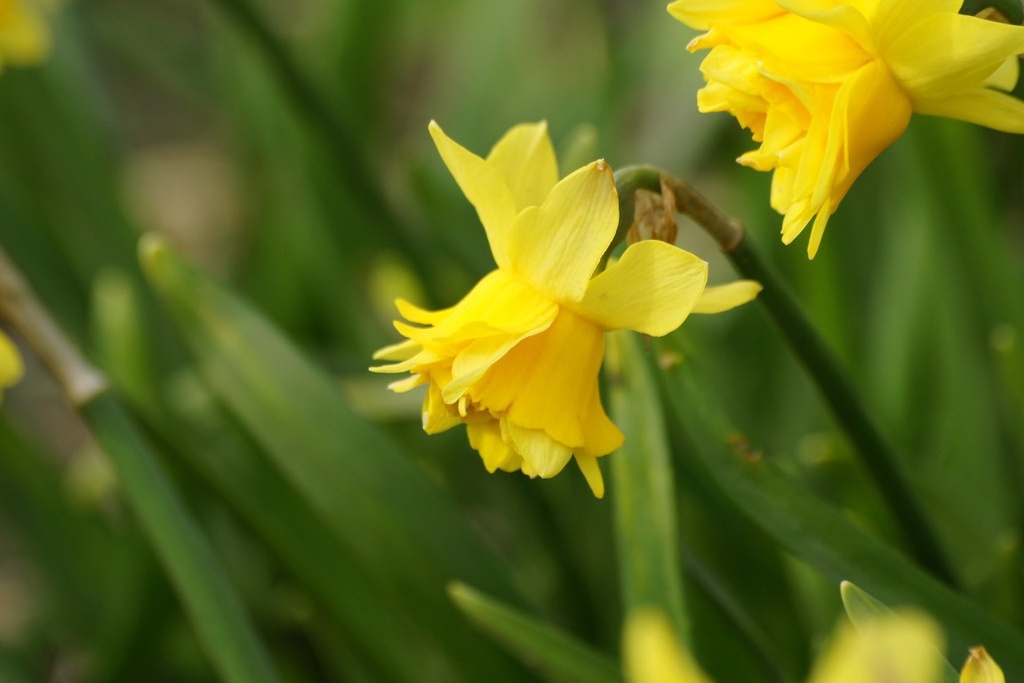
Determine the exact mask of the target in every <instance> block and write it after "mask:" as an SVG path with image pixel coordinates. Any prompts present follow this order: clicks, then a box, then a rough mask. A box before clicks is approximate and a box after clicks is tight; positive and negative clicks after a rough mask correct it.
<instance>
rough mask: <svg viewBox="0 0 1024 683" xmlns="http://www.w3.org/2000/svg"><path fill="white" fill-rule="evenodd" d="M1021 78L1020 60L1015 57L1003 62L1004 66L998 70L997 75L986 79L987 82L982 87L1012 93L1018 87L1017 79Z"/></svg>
mask: <svg viewBox="0 0 1024 683" xmlns="http://www.w3.org/2000/svg"><path fill="white" fill-rule="evenodd" d="M1019 78H1020V59H1019V58H1018V57H1017V56H1016V55H1014V56H1013V57H1010V58H1009V59H1007V60H1006V61H1005V62H1003V64H1002V66H1000V67H999V68H998V69H996V71H995V73H993V74H992V75H991V76H989V77H988V78H987V79H985V82H984V83H983V84H982V85H984V86H986V87H989V88H998V89H999V90H1005V91H1006V92H1010V91H1011V90H1013V89H1014V88H1015V87H1016V86H1017V79H1019Z"/></svg>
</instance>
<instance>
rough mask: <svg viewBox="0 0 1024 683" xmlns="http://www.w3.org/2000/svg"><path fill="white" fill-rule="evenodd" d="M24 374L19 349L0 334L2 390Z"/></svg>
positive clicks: (0, 388)
mask: <svg viewBox="0 0 1024 683" xmlns="http://www.w3.org/2000/svg"><path fill="white" fill-rule="evenodd" d="M23 372H24V368H23V367H22V364H21V356H19V355H18V349H17V348H16V347H15V346H14V342H12V341H11V340H10V339H9V338H8V337H7V336H6V335H5V334H4V333H3V332H0V390H2V389H6V388H7V387H9V386H11V385H12V384H14V383H15V382H17V381H18V380H19V379H21V375H22V373H23Z"/></svg>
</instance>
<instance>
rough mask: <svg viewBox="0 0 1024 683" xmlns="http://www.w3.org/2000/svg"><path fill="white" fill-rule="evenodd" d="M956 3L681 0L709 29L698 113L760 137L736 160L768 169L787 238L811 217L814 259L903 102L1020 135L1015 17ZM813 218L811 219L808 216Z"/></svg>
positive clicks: (698, 41) (1022, 106)
mask: <svg viewBox="0 0 1024 683" xmlns="http://www.w3.org/2000/svg"><path fill="white" fill-rule="evenodd" d="M961 4H962V0H851V1H847V2H840V1H839V0H778V1H777V2H776V1H775V0H721V1H718V2H710V1H709V0H676V1H675V2H673V3H672V4H671V5H669V7H668V9H669V12H670V13H671V14H672V15H673V16H674V17H676V18H677V19H679V20H680V21H682V22H683V23H684V24H687V25H688V26H690V27H692V28H695V29H698V30H702V31H706V33H704V34H703V35H701V36H698V37H697V38H695V39H694V40H692V41H691V42H690V44H689V49H690V51H696V50H703V49H708V48H710V49H711V52H710V53H709V54H708V56H707V58H706V59H705V60H704V62H703V64H702V65H701V71H702V72H703V74H704V78H705V80H706V81H707V86H706V87H704V88H703V89H702V90H701V91H700V92H699V93H698V95H697V105H698V108H699V109H700V110H701V111H702V112H711V111H726V112H729V113H730V114H732V115H733V116H735V117H736V119H737V120H738V121H739V123H740V125H742V126H743V127H745V128H749V129H750V131H751V133H752V134H753V138H754V141H755V142H759V143H761V146H760V147H759V148H758V149H756V150H754V151H751V152H748V153H746V154H744V155H743V156H741V157H740V158H739V159H738V161H739V162H740V163H741V164H743V165H746V166H750V167H752V168H755V169H757V170H759V171H774V172H775V174H774V176H773V178H772V192H771V204H772V207H773V208H774V209H775V210H776V211H778V212H779V213H782V214H784V216H785V218H784V219H783V224H782V241H783V242H785V243H786V244H789V243H790V242H791V241H792V240H793V239H794V238H796V236H797V235H799V234H800V233H801V232H802V231H803V229H804V227H805V226H806V225H807V224H808V223H810V221H811V219H812V218H814V223H813V227H812V228H811V238H810V242H809V245H808V250H807V251H808V256H810V257H812V258H813V256H814V254H815V252H816V251H817V249H818V246H819V244H820V242H821V236H822V234H823V232H824V230H825V225H826V223H827V222H828V219H829V216H830V215H831V214H832V213H833V212H834V211H835V210H836V207H837V206H838V205H839V202H840V201H841V200H842V199H843V197H844V196H845V195H846V193H847V191H848V190H849V189H850V186H851V185H852V184H853V182H854V180H856V179H857V177H858V176H859V175H860V174H861V172H862V171H863V170H864V169H865V168H866V167H867V166H868V164H870V163H871V161H872V160H874V159H875V157H877V156H878V155H879V154H880V153H881V152H882V150H884V149H885V148H886V147H888V146H889V145H890V144H892V142H893V141H895V140H896V139H897V138H898V137H899V136H900V135H901V134H902V133H903V131H904V130H905V129H906V127H907V124H908V122H909V120H910V115H911V113H912V112H918V113H922V114H934V115H939V116H948V117H952V118H956V119H962V120H964V121H970V122H973V123H979V124H981V125H984V126H989V127H991V128H995V129H998V130H1002V131H1007V132H1011V133H1024V102H1022V101H1021V100H1018V99H1015V98H1014V97H1012V96H1011V95H1009V94H1007V93H1008V91H1010V90H1012V89H1013V88H1014V86H1015V85H1016V83H1017V78H1018V74H1019V60H1018V58H1017V55H1018V54H1019V53H1021V52H1024V27H1021V26H1011V25H1009V24H1003V23H998V22H995V21H986V20H984V19H980V18H977V17H970V16H964V15H960V14H958V13H957V12H958V10H959V9H960V6H961ZM815 216H817V217H816V218H815Z"/></svg>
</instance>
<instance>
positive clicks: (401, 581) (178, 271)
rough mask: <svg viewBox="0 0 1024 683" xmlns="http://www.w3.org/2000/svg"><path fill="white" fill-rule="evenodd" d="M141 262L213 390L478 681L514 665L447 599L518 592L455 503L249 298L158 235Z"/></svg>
mask: <svg viewBox="0 0 1024 683" xmlns="http://www.w3.org/2000/svg"><path fill="white" fill-rule="evenodd" d="M142 261H143V266H144V270H145V271H146V274H147V275H148V277H149V278H150V280H151V282H152V283H153V284H154V285H155V287H156V289H157V292H158V294H159V295H160V296H161V297H162V299H163V300H164V302H165V303H166V305H167V306H168V308H169V309H170V310H171V311H172V313H173V314H174V317H175V319H176V322H177V323H178V326H179V329H180V331H181V332H182V335H183V336H184V338H185V339H186V341H187V342H188V343H189V346H190V348H191V350H192V351H193V352H194V354H195V356H196V358H197V360H198V363H199V366H200V369H201V370H202V372H203V376H204V379H205V380H206V381H207V383H208V384H209V386H210V387H211V389H212V390H213V391H214V393H215V394H216V395H217V396H218V398H219V399H220V400H222V401H223V402H224V403H225V404H226V405H227V406H228V408H229V409H230V410H231V411H232V413H234V414H235V415H236V416H237V417H238V418H239V419H240V420H241V422H242V424H243V425H244V426H245V427H246V429H248V430H249V431H250V432H251V433H252V435H253V436H254V437H255V438H256V440H257V441H258V442H259V443H260V444H261V445H262V446H263V447H264V449H265V450H266V453H267V454H268V456H269V457H270V460H271V462H272V463H273V465H274V466H275V467H276V468H277V469H278V470H279V471H280V472H281V473H282V474H283V475H284V477H285V478H286V479H287V480H288V481H289V482H290V484H291V485H292V486H294V487H295V489H296V490H297V491H298V492H299V493H300V495H301V496H302V497H303V499H304V500H305V501H306V502H307V504H308V505H309V506H310V507H311V508H312V509H313V510H314V511H315V512H316V513H317V515H318V516H320V518H321V519H322V520H323V521H324V523H325V524H326V525H327V526H328V527H329V528H330V529H331V530H332V532H333V533H334V534H336V535H337V536H338V537H339V538H341V539H343V541H344V543H345V545H346V546H348V547H349V548H350V549H351V551H352V553H353V556H354V557H355V558H356V561H357V562H358V564H359V565H360V567H361V568H362V569H363V570H364V571H365V572H367V573H369V574H371V575H373V576H374V577H375V578H376V579H378V580H379V581H380V582H381V585H382V586H383V588H384V589H385V590H387V591H389V592H390V593H391V594H392V595H395V596H401V599H402V602H403V605H404V606H405V607H406V608H408V609H409V610H410V612H411V613H413V614H414V615H416V618H417V619H418V620H419V623H420V624H421V625H422V626H428V625H429V626H430V627H431V628H433V629H436V632H437V633H443V634H444V637H443V639H442V640H443V644H444V646H445V647H447V648H448V650H449V652H450V653H452V654H453V655H458V657H457V658H455V661H458V662H459V663H460V664H461V665H462V667H463V670H464V671H465V672H466V675H467V676H468V677H469V678H470V679H474V678H477V677H479V676H481V675H484V672H490V673H491V674H497V672H499V671H501V670H502V666H503V665H504V666H506V667H507V666H509V665H511V662H509V661H508V660H507V659H505V658H504V656H503V655H501V654H500V653H499V652H498V651H497V650H493V649H491V647H490V645H489V644H488V643H487V642H486V641H485V640H482V639H481V638H480V637H479V636H478V635H477V634H475V633H474V632H473V631H472V630H471V629H469V628H468V627H467V626H466V624H465V623H464V620H462V619H461V617H459V615H458V614H457V612H456V611H455V610H454V609H453V607H452V605H451V603H450V602H449V601H448V600H447V599H446V597H445V594H444V586H445V585H446V584H447V582H448V581H451V580H454V579H462V580H467V581H473V582H474V583H475V584H476V585H481V586H485V587H486V589H487V590H488V591H490V592H493V593H495V594H497V595H500V596H502V597H504V598H507V599H511V600H518V599H519V597H518V592H517V590H516V589H515V588H514V586H513V585H512V581H511V578H510V575H509V573H508V570H507V568H506V567H505V565H504V564H503V563H502V562H501V561H500V560H499V559H498V558H497V556H496V555H495V554H494V552H493V551H492V550H491V549H490V548H489V547H488V546H487V545H486V544H485V543H484V542H483V540H482V539H481V538H480V536H479V535H477V534H476V532H475V531H473V529H472V528H471V527H470V526H469V524H468V523H467V521H466V519H465V518H464V517H463V516H462V515H461V514H460V513H459V511H458V510H457V508H456V507H455V506H454V504H453V503H452V501H451V500H450V499H449V498H447V497H446V496H445V495H444V494H442V493H441V492H440V491H439V490H438V489H437V488H436V487H435V486H433V485H432V484H431V483H430V482H429V481H428V480H427V479H426V477H425V476H424V475H423V473H422V472H421V471H420V470H419V469H418V468H417V467H416V465H415V464H414V463H413V462H412V461H410V460H409V459H408V458H406V457H405V456H404V455H403V454H402V453H401V452H400V451H399V450H398V449H397V448H396V447H395V446H394V445H393V444H392V443H391V442H390V441H388V440H387V439H386V438H385V437H384V436H383V435H381V434H380V433H379V432H377V431H376V430H374V429H373V428H372V427H371V426H369V425H368V424H367V423H365V422H364V421H363V420H362V419H361V418H359V417H358V415H357V414H356V413H355V412H354V411H353V410H352V409H351V408H350V407H349V406H348V405H347V403H346V400H345V398H344V395H343V394H342V392H341V391H340V390H339V387H338V385H337V383H336V382H334V381H332V379H331V378H329V377H328V376H326V375H325V374H324V373H322V372H320V371H319V370H317V369H316V368H315V367H313V366H312V365H311V364H310V363H309V362H308V361H306V360H305V359H304V358H303V357H302V356H301V355H300V354H299V353H298V352H297V351H296V350H295V349H294V348H293V347H292V346H291V345H290V344H289V343H288V342H287V341H286V340H284V339H283V337H282V336H281V335H280V333H279V332H277V331H276V330H274V329H273V328H272V327H271V326H270V325H269V324H268V323H267V322H266V321H264V320H263V319H262V318H261V317H260V316H259V315H257V314H256V313H255V312H253V311H252V310H250V309H249V308H248V307H247V306H245V305H244V304H243V303H242V302H241V301H239V300H237V299H236V298H234V297H233V296H232V295H230V294H229V293H227V292H226V291H224V290H223V289H221V288H219V287H218V286H217V285H215V284H214V283H213V282H211V281H210V280H208V279H206V278H205V277H203V276H202V275H201V274H200V273H198V272H197V271H195V270H194V269H192V268H191V267H189V266H188V265H186V264H185V263H184V262H183V261H182V260H181V259H180V257H178V256H177V255H176V254H174V253H173V252H171V251H170V250H169V249H168V248H167V247H166V246H165V245H163V244H162V243H160V242H159V241H158V240H157V239H156V238H147V240H146V241H145V242H144V244H143V247H142ZM466 653H470V654H466ZM474 670H475V673H473V671H474Z"/></svg>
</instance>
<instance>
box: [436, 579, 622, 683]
mask: <svg viewBox="0 0 1024 683" xmlns="http://www.w3.org/2000/svg"><path fill="white" fill-rule="evenodd" d="M448 594H449V595H450V596H451V598H452V600H453V601H454V602H455V604H456V606H457V607H458V608H459V609H460V610H462V612H463V614H465V615H466V616H467V617H468V618H469V619H470V620H472V621H473V622H474V623H475V624H477V625H478V626H479V627H480V628H481V629H483V630H484V631H486V632H487V633H489V634H490V635H491V636H493V637H494V638H495V639H496V640H497V641H498V642H500V643H502V644H503V645H504V646H506V647H507V648H508V649H509V650H510V651H511V652H513V653H515V654H516V655H518V656H519V657H521V658H522V659H523V661H525V662H526V663H527V664H530V665H534V666H536V667H538V668H539V670H540V673H541V674H542V675H543V676H544V677H545V678H546V679H547V680H550V681H558V682H560V683H570V682H573V681H575V682H578V683H621V681H622V675H621V673H620V672H619V670H618V667H617V666H616V665H615V662H614V661H612V660H611V659H610V658H609V657H607V656H606V655H603V654H600V653H598V652H594V651H593V650H592V649H590V648H589V647H588V646H587V645H585V644H584V643H581V642H580V641H578V640H577V639H575V638H573V637H572V636H570V635H568V634H566V633H564V632H562V631H560V630H559V629H557V628H555V627H554V626H552V625H551V624H548V623H545V622H543V621H540V620H539V619H537V618H535V617H531V616H528V615H526V614H524V613H523V612H520V611H519V610H517V609H514V608H512V607H510V606H508V605H507V604H504V603H502V602H500V601H498V600H495V599H493V598H491V597H488V596H486V595H484V594H483V593H480V592H478V591H476V590H474V589H472V588H470V587H469V586H467V585H465V584H463V583H453V584H451V585H450V586H449V587H448Z"/></svg>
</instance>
